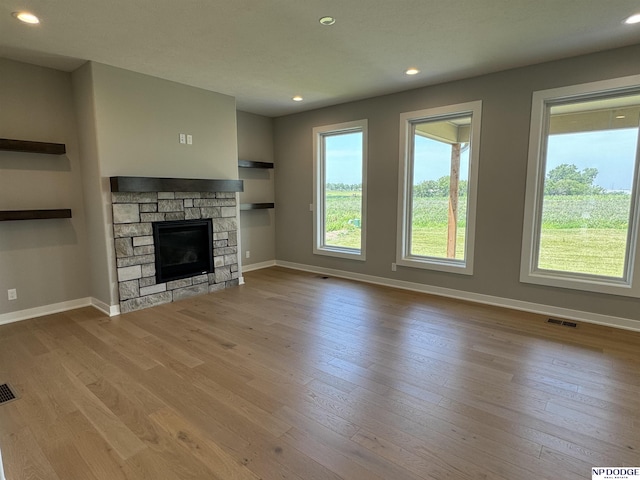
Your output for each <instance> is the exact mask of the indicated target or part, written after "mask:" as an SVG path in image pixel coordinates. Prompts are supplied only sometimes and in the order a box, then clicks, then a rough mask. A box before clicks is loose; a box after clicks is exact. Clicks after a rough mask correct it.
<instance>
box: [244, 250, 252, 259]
mask: <svg viewBox="0 0 640 480" xmlns="http://www.w3.org/2000/svg"><path fill="white" fill-rule="evenodd" d="M244 258H251V252H250V251H249V250H247V251H246V252H245V253H244Z"/></svg>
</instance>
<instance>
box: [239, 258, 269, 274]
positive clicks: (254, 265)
mask: <svg viewBox="0 0 640 480" xmlns="http://www.w3.org/2000/svg"><path fill="white" fill-rule="evenodd" d="M275 266H276V261H275V260H269V261H267V262H259V263H252V264H251V265H244V264H243V265H242V272H243V273H244V272H252V271H253V270H260V269H262V268H269V267H275Z"/></svg>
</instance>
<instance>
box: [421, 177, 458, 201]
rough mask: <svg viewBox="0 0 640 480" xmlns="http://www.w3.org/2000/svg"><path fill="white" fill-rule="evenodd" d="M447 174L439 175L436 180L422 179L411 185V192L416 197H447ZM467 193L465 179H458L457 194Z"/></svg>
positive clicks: (448, 179) (448, 180)
mask: <svg viewBox="0 0 640 480" xmlns="http://www.w3.org/2000/svg"><path fill="white" fill-rule="evenodd" d="M450 181H451V179H450V177H449V175H447V176H445V177H440V178H439V179H438V180H424V181H422V182H420V183H418V184H417V185H414V187H413V194H414V195H415V196H416V197H448V196H449V183H450ZM466 194H467V181H466V180H460V182H459V183H458V195H459V196H461V197H463V196H465V195H466Z"/></svg>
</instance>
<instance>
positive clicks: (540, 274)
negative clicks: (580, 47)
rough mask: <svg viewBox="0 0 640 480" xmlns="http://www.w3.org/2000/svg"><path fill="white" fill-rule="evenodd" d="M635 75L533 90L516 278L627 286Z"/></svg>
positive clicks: (637, 109) (634, 201)
mask: <svg viewBox="0 0 640 480" xmlns="http://www.w3.org/2000/svg"><path fill="white" fill-rule="evenodd" d="M639 122H640V76H636V77H627V78H624V79H617V80H609V81H605V82H597V83H592V84H587V85H577V86H572V87H565V88H559V89H554V90H545V91H540V92H535V93H534V95H533V109H532V120H531V135H530V143H529V167H528V173H527V175H528V177H527V196H526V206H525V225H524V233H523V249H522V264H521V272H520V280H521V281H523V282H529V283H536V284H542V285H551V286H558V287H565V288H574V289H580V290H587V291H595V292H602V293H614V294H618V295H630V296H638V294H639V293H640V290H639V289H638V287H637V286H636V287H635V288H634V287H633V285H632V283H633V277H634V271H633V268H634V258H635V256H636V251H637V230H638V160H639V158H638V126H639Z"/></svg>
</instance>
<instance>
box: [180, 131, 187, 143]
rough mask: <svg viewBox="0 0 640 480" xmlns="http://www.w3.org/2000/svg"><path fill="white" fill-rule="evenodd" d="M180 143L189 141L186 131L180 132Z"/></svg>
mask: <svg viewBox="0 0 640 480" xmlns="http://www.w3.org/2000/svg"><path fill="white" fill-rule="evenodd" d="M180 143H181V144H183V145H184V144H185V143H187V136H186V135H185V134H184V133H181V134H180Z"/></svg>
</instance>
